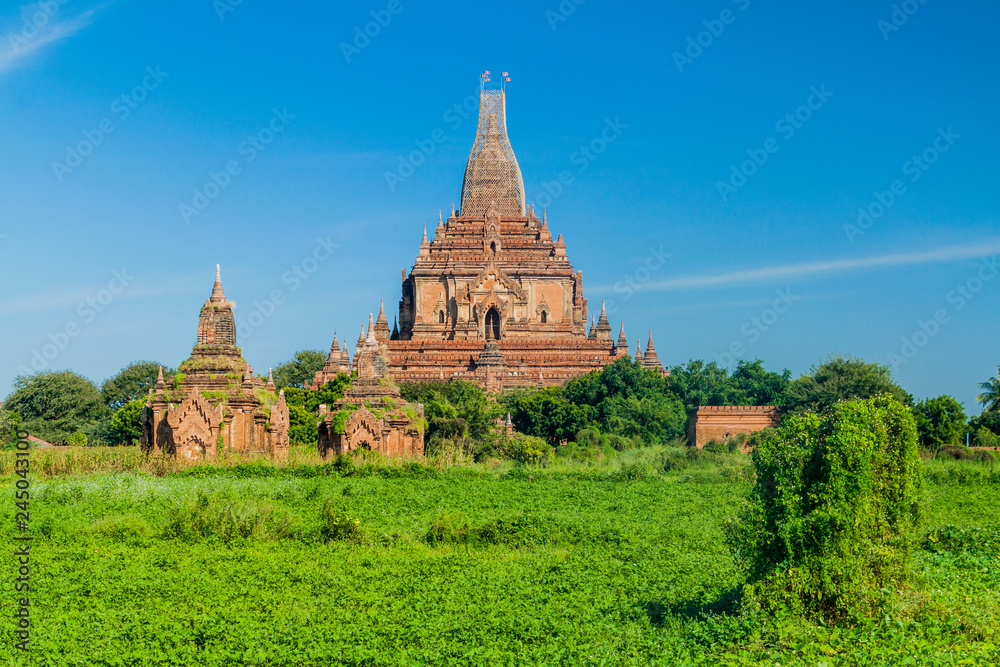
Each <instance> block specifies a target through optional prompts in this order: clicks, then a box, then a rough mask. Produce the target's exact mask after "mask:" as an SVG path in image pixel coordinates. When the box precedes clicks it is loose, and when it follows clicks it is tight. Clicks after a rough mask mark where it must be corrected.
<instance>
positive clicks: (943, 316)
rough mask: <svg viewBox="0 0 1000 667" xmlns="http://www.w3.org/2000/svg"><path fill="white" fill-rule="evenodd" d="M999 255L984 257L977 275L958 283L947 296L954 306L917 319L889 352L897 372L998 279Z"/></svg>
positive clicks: (891, 363) (890, 362) (892, 365)
mask: <svg viewBox="0 0 1000 667" xmlns="http://www.w3.org/2000/svg"><path fill="white" fill-rule="evenodd" d="M998 258H1000V256H998V255H993V256H991V257H984V258H983V259H982V261H981V263H980V265H979V267H978V268H977V269H976V272H975V273H974V274H972V275H971V276H969V278H968V279H966V281H965V282H963V283H958V284H957V285H955V287H954V288H953V289H952V290H950V291H949V292H948V294H946V295H945V301H946V302H947V303H948V305H949V306H950V307H951V308H950V309H949V308H938V309H937V310H936V311H934V315H933V316H932V317H930V318H929V319H927V320H921V321H919V322H917V325H916V327H914V329H913V333H911V334H910V335H908V336H903V339H902V342H901V344H900V346H899V350H898V351H894V352H890V353H889V366H890V367H891V368H892V370H893V372H896V370H897V369H898V368H899V367H900V366H905V365H906V364H908V363H910V362H911V361H913V359H914V358H915V357H916V356H917V354H919V353H920V350H922V349H924V348H925V347H927V345H928V344H930V342H931V340H932V339H933V338H934V337H935V336H937V335H938V334H939V333H941V329H942V328H943V327H944V326H945V325H947V324H948V323H949V322H951V320H952V315H953V314H954V313H957V312H959V311H961V310H962V309H963V308H965V307H966V306H967V305H969V303H970V302H971V301H972V300H973V299H975V298H976V296H977V295H978V294H979V293H980V292H982V291H983V288H984V287H986V284H987V283H989V282H990V281H991V280H993V279H994V278H996V276H997V273H998V272H1000V259H998Z"/></svg>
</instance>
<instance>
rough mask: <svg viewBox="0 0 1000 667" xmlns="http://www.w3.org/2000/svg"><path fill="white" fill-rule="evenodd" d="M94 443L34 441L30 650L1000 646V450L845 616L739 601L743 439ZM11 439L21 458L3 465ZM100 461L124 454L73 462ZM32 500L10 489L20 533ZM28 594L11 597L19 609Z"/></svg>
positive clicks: (907, 657)
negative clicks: (503, 459)
mask: <svg viewBox="0 0 1000 667" xmlns="http://www.w3.org/2000/svg"><path fill="white" fill-rule="evenodd" d="M77 451H79V452H80V454H79V456H78V457H77V460H76V464H74V465H73V466H69V467H66V466H63V467H59V468H52V469H50V470H48V472H45V471H43V470H42V468H41V466H42V464H43V462H44V461H51V462H53V463H56V462H58V460H59V459H58V458H57V457H65V456H67V453H66V452H65V451H64V450H56V451H54V452H52V451H41V450H40V451H37V452H34V453H33V457H36V458H35V461H36V462H37V463H38V465H39V467H38V469H37V472H35V480H36V483H35V489H34V494H33V496H32V526H33V530H34V534H35V536H36V539H35V542H34V544H33V546H32V559H33V561H32V562H33V563H37V564H38V566H37V568H34V569H33V570H32V578H33V579H32V583H33V585H34V589H33V591H32V605H33V618H35V619H37V624H36V626H35V627H34V629H33V633H32V642H33V644H32V654H31V656H30V658H31V664H32V665H38V666H42V667H46V666H53V667H54V666H57V665H58V666H59V667H64V666H66V667H73V666H83V665H88V666H91V665H130V664H142V665H151V666H160V665H199V666H201V665H204V666H206V667H212V666H221V665H297V666H298V665H301V666H304V667H308V666H312V665H324V666H325V665H360V664H370V665H376V664H377V665H412V664H443V665H448V664H452V665H491V666H492V665H500V664H566V665H643V666H645V665H670V666H674V665H712V666H714V665H748V666H749V665H776V664H780V665H803V666H805V665H808V666H810V667H813V666H816V665H822V664H826V665H828V666H836V665H872V666H875V665H877V666H880V667H881V666H883V665H889V664H892V665H895V664H913V665H935V666H937V665H970V664H971V665H977V664H978V665H988V664H996V662H997V661H998V660H1000V652H998V649H997V648H996V646H997V640H998V637H997V634H998V632H1000V631H998V628H1000V623H998V621H1000V566H998V560H997V551H998V548H1000V523H998V522H997V521H996V519H995V517H996V516H997V515H998V512H1000V494H998V493H997V489H998V488H1000V465H992V464H988V463H971V462H960V461H938V460H931V461H926V462H924V463H923V464H921V467H922V468H923V471H924V477H925V492H926V496H927V498H928V501H929V504H928V506H927V511H926V518H925V523H926V530H925V532H924V533H922V534H921V536H920V539H919V540H918V541H917V545H916V548H915V549H914V552H913V559H912V561H911V565H910V572H911V576H910V578H909V580H908V581H907V582H905V583H902V584H900V585H893V586H889V587H887V592H886V594H885V595H886V600H887V602H886V606H885V608H884V613H883V614H881V615H879V616H875V617H872V618H860V619H856V620H855V621H852V622H847V623H840V624H831V623H830V622H828V621H825V620H820V619H814V620H810V619H809V618H807V617H804V616H798V615H794V614H791V613H788V612H787V611H779V612H778V613H775V614H767V613H763V612H759V611H756V610H753V609H740V608H738V607H737V606H736V605H735V604H734V600H735V599H736V596H735V593H734V592H735V591H737V590H738V588H739V586H740V585H741V584H742V583H743V582H744V581H745V579H744V575H743V574H742V573H741V571H740V570H739V569H738V568H737V567H736V565H735V563H734V561H733V559H732V557H731V555H730V552H729V549H728V548H727V545H726V541H725V534H724V531H723V525H724V524H725V522H726V519H727V517H731V516H733V515H735V514H737V513H738V512H739V511H740V508H741V507H742V506H743V503H744V498H745V497H746V496H747V494H748V492H749V491H750V489H751V488H752V473H751V467H750V466H749V458H748V457H745V456H743V455H739V454H705V453H692V452H689V451H688V450H686V449H676V448H667V447H650V448H645V449H635V450H631V451H627V452H624V453H623V454H620V455H619V456H616V457H614V458H612V459H608V460H606V461H603V462H600V463H595V462H588V463H579V462H572V461H564V460H561V459H556V460H554V461H552V462H551V463H550V464H549V465H548V467H547V468H542V467H538V466H530V465H529V466H522V465H514V464H501V465H499V466H498V467H495V468H491V466H490V465H488V464H484V465H472V466H464V467H457V468H448V469H442V470H439V469H436V468H434V467H431V466H429V465H425V464H421V463H416V462H403V461H401V462H378V461H377V460H374V461H362V460H352V459H350V458H344V457H341V458H337V459H334V460H332V461H330V462H328V463H325V464H322V465H316V464H311V463H310V464H302V463H293V465H290V466H285V467H278V466H274V465H272V464H270V463H267V462H257V463H246V462H243V463H238V464H235V465H234V463H235V461H234V462H230V463H229V464H228V465H222V464H213V465H201V466H197V467H189V468H183V469H178V470H177V471H175V472H167V474H166V475H165V476H156V475H162V474H163V471H159V472H157V471H156V470H154V469H152V466H154V465H155V464H156V462H155V461H153V460H150V461H149V462H148V463H142V461H143V459H142V457H141V455H139V454H138V453H137V452H136V451H135V448H115V449H101V448H91V449H88V450H77ZM300 456H302V454H300V453H298V452H293V461H297V460H300V459H299V458H297V457H300ZM12 458H13V457H12V456H11V455H9V454H4V455H0V469H3V471H4V472H5V474H10V472H11V470H12V467H13V464H12ZM98 459H100V460H101V461H103V463H102V465H106V466H116V467H115V469H116V470H123V471H124V472H118V473H114V474H107V473H97V474H89V475H85V476H81V475H79V474H71V475H69V476H67V473H78V472H82V471H83V470H84V469H93V467H92V466H93V465H95V464H96V462H97V461H98ZM310 460H315V459H310ZM126 464H129V465H133V466H134V465H138V466H140V467H141V466H147V465H148V466H150V468H149V472H129V471H128V469H127V465H126ZM122 466H124V467H122ZM143 469H146V468H143ZM14 511H16V510H15V508H14V507H13V504H12V503H7V504H3V505H0V535H2V536H3V538H4V539H9V538H10V537H12V535H13V530H14V528H13V525H14V522H13V512H14ZM13 604H14V602H13V598H12V596H0V614H3V615H4V616H6V617H10V615H11V614H12V613H13V606H12V605H13ZM12 637H13V635H12V634H11V629H10V627H9V626H8V628H7V629H6V630H4V641H5V642H8V645H10V643H9V642H10V640H11V639H12ZM13 664H17V663H16V662H15V663H13Z"/></svg>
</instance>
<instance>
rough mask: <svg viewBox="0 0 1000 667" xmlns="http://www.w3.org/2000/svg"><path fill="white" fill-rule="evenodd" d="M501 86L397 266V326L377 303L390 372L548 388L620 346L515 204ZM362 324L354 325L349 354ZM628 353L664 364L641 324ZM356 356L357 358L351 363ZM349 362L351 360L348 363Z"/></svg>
mask: <svg viewBox="0 0 1000 667" xmlns="http://www.w3.org/2000/svg"><path fill="white" fill-rule="evenodd" d="M505 105H506V99H505V97H504V92H503V91H502V90H483V91H482V93H481V97H480V108H479V125H478V130H477V134H476V139H475V142H474V144H473V147H472V151H471V153H470V155H469V161H468V165H467V166H466V169H465V179H464V182H463V184H462V196H461V207H460V209H459V210H458V211H455V210H452V212H451V215H450V216H449V217H448V218H447V219H444V218H443V216H442V215H441V214H440V213H439V214H438V222H437V227H436V228H435V229H434V233H433V238H432V239H428V235H427V228H426V225H425V227H424V234H423V239H422V240H421V242H420V249H419V253H418V255H417V257H416V260H415V261H414V264H413V267H412V268H411V269H410V271H409V272H408V273H407V271H406V269H403V271H402V277H401V279H402V285H401V288H402V298H401V299H400V301H399V314H398V317H397V321H396V324H395V325H394V326H393V328H392V329H390V327H389V322H388V319H387V318H386V316H385V311H384V308H383V307H381V306H380V308H379V315H378V319H377V320H376V321H375V322H374V325H373V327H372V328H373V329H374V338H375V340H376V341H377V342H378V343H379V345H380V346H381V347H382V348H383V349H384V354H385V357H386V360H387V364H388V370H389V372H390V373H391V375H392V376H393V377H394V378H395V379H396V381H398V382H425V381H435V380H437V381H441V380H452V379H462V380H468V381H471V382H476V383H478V384H480V385H481V386H483V387H484V388H486V389H488V390H491V391H499V390H501V389H506V388H511V387H526V386H553V385H558V384H562V383H564V382H566V381H567V380H569V379H571V378H573V377H576V376H578V375H582V374H585V373H588V372H590V371H592V370H596V369H600V368H603V367H604V366H605V365H607V364H609V363H611V362H613V361H614V360H616V359H618V358H621V357H626V356H629V350H628V342H627V339H626V338H625V327H624V324H623V325H621V327H620V329H619V334H618V336H617V338H615V337H614V335H613V329H612V326H611V323H610V322H609V321H608V317H607V314H606V312H605V310H604V307H603V304H602V307H601V313H600V317H597V318H595V317H594V316H593V315H591V316H590V318H591V319H590V329H589V331H588V329H587V324H588V304H587V299H586V298H585V297H584V295H583V272H582V271H578V270H576V269H575V268H574V267H573V265H572V264H571V263H570V260H569V256H568V255H567V252H566V243H565V241H564V240H563V237H562V235H561V234H560V235H558V236H557V237H556V238H555V239H553V237H552V233H551V231H550V230H549V225H548V219H547V215H546V214H545V213H544V212H543V213H542V216H541V218H539V217H538V216H537V215H536V214H535V212H534V207H530V208H529V207H527V206H526V205H525V193H524V183H523V180H522V177H521V170H520V167H519V166H518V163H517V158H516V157H515V156H514V151H513V149H512V148H511V144H510V141H509V139H508V137H507V124H506V115H505ZM371 333H372V332H371V331H368V332H366V331H365V330H364V327H362V331H361V336H360V337H359V339H358V344H357V346H356V356H357V354H359V353H360V352H361V351H362V349H363V346H364V344H365V341H366V339H367V338H368V336H369V334H371ZM636 355H637V356H636V358H637V359H638V360H640V361H641V362H642V363H643V365H644V366H646V367H647V368H652V369H656V370H658V371H661V372H662V367H661V365H660V362H659V359H658V358H657V356H656V351H655V348H654V347H653V343H652V334H650V338H649V342H648V344H647V348H646V352H645V353H643V352H642V351H641V349H638V350H637V351H636ZM347 362H348V353H347V344H346V341H345V343H344V346H343V349H342V350H341V349H339V348H338V343H337V342H336V340H335V342H334V345H333V347H332V348H331V350H330V355H329V358H328V360H327V363H326V365H325V366H324V368H323V370H321V371H319V372H318V373H316V377H315V379H314V383H313V386H314V387H318V386H322V385H323V384H324V383H326V382H327V381H329V380H331V379H333V378H334V377H336V375H337V373H338V372H343V371H344V370H345V368H350V366H345V364H346V363H347ZM356 364H357V359H355V365H356ZM355 370H356V369H355Z"/></svg>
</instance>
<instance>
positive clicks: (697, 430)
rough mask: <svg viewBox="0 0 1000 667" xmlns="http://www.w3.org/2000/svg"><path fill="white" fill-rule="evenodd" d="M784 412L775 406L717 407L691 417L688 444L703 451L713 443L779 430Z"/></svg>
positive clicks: (690, 415) (701, 411)
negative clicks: (773, 429) (775, 428)
mask: <svg viewBox="0 0 1000 667" xmlns="http://www.w3.org/2000/svg"><path fill="white" fill-rule="evenodd" d="M780 416H781V408H778V407H775V406H773V405H750V406H744V405H716V406H705V407H701V408H698V409H697V410H692V411H691V412H690V413H689V414H688V441H689V442H690V443H691V444H693V445H695V446H696V447H698V449H701V448H702V447H704V446H705V445H707V444H708V443H709V442H711V441H713V440H716V441H720V442H721V441H722V440H727V439H729V438H732V437H734V436H736V435H739V434H740V433H753V432H755V431H760V430H762V429H765V428H768V427H770V426H776V425H777V424H778V419H779V418H780Z"/></svg>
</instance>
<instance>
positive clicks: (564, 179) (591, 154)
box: [535, 116, 628, 208]
mask: <svg viewBox="0 0 1000 667" xmlns="http://www.w3.org/2000/svg"><path fill="white" fill-rule="evenodd" d="M627 129H628V125H626V124H625V123H623V122H622V121H621V117H620V116H615V119H614V120H611V119H610V118H605V119H604V128H603V129H602V130H601V131H600V133H599V134H598V135H597V136H596V137H594V138H593V139H591V140H590V141H589V142H587V143H586V144H584V145H583V146H580V147H579V148H578V149H577V150H575V151H573V152H572V153H570V156H569V163H570V164H572V165H573V166H575V167H576V170H575V171H571V170H569V169H563V170H562V171H560V172H559V174H558V176H557V178H556V180H554V181H548V182H543V183H542V188H544V189H545V192H542V193H540V194H539V195H538V196H537V197H536V198H535V200H537V201H538V203H539V204H540V205H541V206H542V207H543V208H544V207H546V206H549V205H550V204H551V203H552V202H554V201H555V200H556V199H558V198H559V196H560V195H562V193H563V189H564V188H565V187H568V186H570V185H572V184H573V182H574V181H575V180H576V177H577V176H578V175H580V174H582V173H583V172H585V171H587V169H589V168H590V165H591V164H592V163H593V162H594V160H596V159H597V158H598V157H599V156H600V155H601V154H602V153H603V152H604V151H606V150H608V146H610V145H611V144H613V143H615V142H616V141H618V138H619V137H621V135H622V132H624V131H625V130H627Z"/></svg>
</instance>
